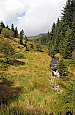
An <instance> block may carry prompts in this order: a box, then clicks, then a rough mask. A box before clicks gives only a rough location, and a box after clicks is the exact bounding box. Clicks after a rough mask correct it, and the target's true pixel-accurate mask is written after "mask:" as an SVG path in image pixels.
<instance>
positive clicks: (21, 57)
mask: <svg viewBox="0 0 75 115" xmlns="http://www.w3.org/2000/svg"><path fill="white" fill-rule="evenodd" d="M15 57H16V58H17V59H24V58H25V57H24V54H22V53H17V54H15Z"/></svg>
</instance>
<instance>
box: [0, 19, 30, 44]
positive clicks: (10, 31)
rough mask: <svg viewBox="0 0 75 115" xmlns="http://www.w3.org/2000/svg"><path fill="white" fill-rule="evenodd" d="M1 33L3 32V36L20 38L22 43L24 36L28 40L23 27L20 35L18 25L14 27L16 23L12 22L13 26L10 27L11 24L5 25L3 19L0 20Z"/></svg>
mask: <svg viewBox="0 0 75 115" xmlns="http://www.w3.org/2000/svg"><path fill="white" fill-rule="evenodd" d="M0 34H2V36H3V37H7V38H11V37H14V38H20V44H21V45H23V38H24V39H25V40H26V41H28V39H27V37H26V35H25V32H24V30H23V29H22V30H21V31H20V35H19V34H18V29H17V27H15V28H14V24H13V23H12V24H11V28H9V26H8V25H7V26H5V24H4V22H3V21H1V22H0Z"/></svg>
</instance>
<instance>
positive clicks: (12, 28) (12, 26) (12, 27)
mask: <svg viewBox="0 0 75 115" xmlns="http://www.w3.org/2000/svg"><path fill="white" fill-rule="evenodd" d="M11 30H12V31H13V32H14V24H13V23H12V25H11Z"/></svg>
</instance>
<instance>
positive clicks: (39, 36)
mask: <svg viewBox="0 0 75 115" xmlns="http://www.w3.org/2000/svg"><path fill="white" fill-rule="evenodd" d="M44 35H47V33H40V34H39V35H36V36H28V39H31V40H34V39H38V38H41V37H42V36H44Z"/></svg>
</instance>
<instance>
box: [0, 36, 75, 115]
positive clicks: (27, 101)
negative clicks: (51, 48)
mask: <svg viewBox="0 0 75 115" xmlns="http://www.w3.org/2000/svg"><path fill="white" fill-rule="evenodd" d="M5 40H6V41H7V42H8V41H9V43H10V46H11V47H12V48H13V49H14V50H15V54H14V55H13V57H11V58H10V60H9V63H7V62H6V60H5V57H4V53H2V52H0V114H1V115H3V114H4V115H7V114H8V115H9V114H10V115H11V114H12V115H14V114H16V115H22V114H23V115H26V114H27V115H30V114H33V115H35V114H36V115H43V114H44V115H48V114H57V115H58V114H60V113H62V114H65V113H66V112H68V111H69V109H70V108H69V107H68V106H67V101H68V102H69V99H70V98H69V96H70V95H72V92H73V91H72V90H69V89H68V88H71V87H72V84H69V82H68V81H63V80H62V79H58V78H53V77H52V78H53V79H54V81H55V82H57V84H59V85H60V89H63V91H64V92H66V94H65V93H63V94H62V93H60V94H59V93H58V92H57V91H56V90H54V89H53V88H52V87H51V85H50V80H51V78H50V76H52V71H51V69H50V64H51V60H52V59H51V57H50V56H48V49H47V47H46V46H43V45H41V47H42V51H37V49H36V45H37V43H34V42H30V41H27V43H26V45H27V47H28V49H29V50H26V47H24V46H23V45H20V44H19V39H18V38H3V37H2V36H1V37H0V43H3V42H4V41H5ZM31 44H33V48H31ZM8 51H9V50H8ZM65 62H68V64H69V62H70V65H69V71H71V72H72V73H73V74H74V71H75V68H74V64H73V62H72V60H66V61H65ZM73 74H72V77H71V80H73V79H74V75H73ZM70 85H71V86H70ZM69 94H70V95H69ZM68 95H69V96H68ZM63 100H64V101H63ZM71 101H72V100H71ZM59 105H60V106H59ZM68 105H69V106H70V107H71V105H72V102H70V103H69V104H68ZM72 107H73V106H72ZM70 112H71V111H70Z"/></svg>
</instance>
